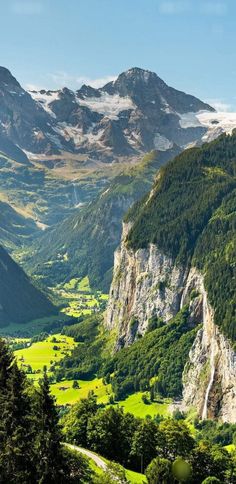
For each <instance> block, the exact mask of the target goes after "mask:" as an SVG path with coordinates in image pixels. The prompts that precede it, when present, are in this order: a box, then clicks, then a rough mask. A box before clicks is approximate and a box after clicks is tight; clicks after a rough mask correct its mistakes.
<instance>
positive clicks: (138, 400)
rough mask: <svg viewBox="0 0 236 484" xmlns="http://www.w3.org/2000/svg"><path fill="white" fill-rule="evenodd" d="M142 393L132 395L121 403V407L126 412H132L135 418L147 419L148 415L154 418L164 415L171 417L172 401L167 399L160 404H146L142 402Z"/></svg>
mask: <svg viewBox="0 0 236 484" xmlns="http://www.w3.org/2000/svg"><path fill="white" fill-rule="evenodd" d="M142 395H143V393H142V392H137V393H134V394H133V395H130V396H129V397H127V398H126V399H125V400H121V401H119V406H122V407H123V408H124V411H125V412H130V413H132V414H133V415H135V417H140V418H145V417H146V416H147V415H150V416H151V417H154V416H155V415H157V414H159V415H163V417H166V416H168V415H169V411H168V408H169V405H170V403H171V400H170V399H165V400H163V402H162V401H160V402H151V403H150V404H145V403H144V402H143V401H142Z"/></svg>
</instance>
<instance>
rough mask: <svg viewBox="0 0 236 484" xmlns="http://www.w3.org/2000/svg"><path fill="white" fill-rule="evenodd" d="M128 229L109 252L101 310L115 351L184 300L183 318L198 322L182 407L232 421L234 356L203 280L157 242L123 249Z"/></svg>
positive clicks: (168, 316)
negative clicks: (111, 262) (109, 273)
mask: <svg viewBox="0 0 236 484" xmlns="http://www.w3.org/2000/svg"><path fill="white" fill-rule="evenodd" d="M130 228H131V225H130V224H126V225H124V230H123V239H122V243H121V246H120V248H119V249H118V250H117V251H116V253H115V266H114V275H113V282H112V286H111V291H110V299H109V303H108V308H107V316H106V324H107V326H108V328H110V329H113V328H117V330H118V339H117V345H116V346H117V349H119V348H121V347H122V346H124V345H129V344H131V343H133V341H134V340H135V338H136V337H137V336H138V334H144V333H145V331H146V329H147V326H148V320H149V318H150V317H151V316H152V315H154V314H156V315H157V316H159V317H160V318H161V319H163V320H164V321H165V322H166V323H168V321H169V320H170V319H171V318H172V317H173V316H175V315H176V314H177V313H178V311H179V310H180V309H181V308H182V307H183V306H184V305H186V304H188V306H189V312H190V317H189V322H190V324H191V325H192V326H193V327H194V326H196V325H197V324H199V323H202V322H203V326H202V328H201V329H200V330H199V331H198V333H197V336H196V339H195V342H194V344H193V347H192V349H191V351H190V354H189V361H188V362H187V364H186V367H185V370H184V374H183V384H184V391H183V408H184V409H186V408H187V409H189V408H190V407H194V408H196V409H197V411H198V414H199V416H200V417H201V418H208V417H212V418H221V419H222V420H223V421H228V422H234V421H235V416H236V354H235V353H234V351H233V349H232V348H231V345H230V343H229V341H228V340H227V339H226V338H225V336H223V334H222V333H221V332H220V331H219V329H218V327H217V326H216V325H215V324H214V314H213V310H212V308H211V307H210V304H209V302H208V299H207V293H206V291H205V288H204V279H203V276H202V274H200V273H199V272H198V271H197V270H196V269H195V268H190V269H189V268H187V267H181V266H176V265H175V264H174V263H173V261H172V260H171V258H170V257H167V256H166V255H163V254H162V253H161V252H160V251H159V250H158V248H157V246H155V245H152V244H150V245H149V247H148V248H147V249H139V250H137V251H136V252H134V251H133V250H130V249H127V247H126V244H125V238H126V235H127V233H128V232H129V230H130Z"/></svg>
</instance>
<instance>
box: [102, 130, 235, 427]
mask: <svg viewBox="0 0 236 484" xmlns="http://www.w3.org/2000/svg"><path fill="white" fill-rule="evenodd" d="M235 233H236V134H235V133H234V134H233V135H232V136H225V135H222V136H221V137H220V138H219V139H217V140H216V141H214V142H212V143H210V144H209V145H207V144H206V145H203V146H202V147H201V148H195V149H191V150H186V151H185V152H184V153H182V154H181V155H179V156H178V157H177V158H176V159H175V160H173V161H172V162H170V163H168V164H167V166H166V167H164V168H162V169H161V172H160V174H159V176H158V179H157V182H156V184H155V185H154V188H153V190H152V191H151V193H150V194H149V195H148V196H146V198H145V199H144V200H143V201H142V202H139V203H137V204H136V205H134V207H133V208H132V209H131V210H130V212H129V213H128V215H127V216H126V219H125V226H124V234H123V240H122V243H121V246H120V248H119V249H118V251H117V252H116V255H115V268H114V275H113V283H112V286H111V291H110V301H109V305H108V309H107V326H108V327H109V328H111V329H112V328H114V327H115V328H117V331H118V335H119V336H118V340H117V346H118V348H119V347H122V346H124V345H129V344H131V343H132V342H133V341H134V340H135V339H136V338H138V337H139V336H141V335H143V334H144V333H145V331H146V329H147V327H148V322H149V320H150V318H152V317H153V316H155V315H156V316H157V317H158V318H161V319H162V320H164V321H165V322H166V323H168V321H170V320H171V318H172V317H173V316H175V315H176V314H177V313H178V311H179V310H180V309H181V307H183V306H184V305H188V306H189V311H190V318H189V324H191V325H193V326H194V325H197V324H199V323H203V327H202V329H201V330H200V331H199V332H198V334H197V337H196V341H195V343H194V345H193V347H192V350H191V352H190V358H189V361H188V363H187V365H186V368H185V372H184V376H183V381H184V382H185V388H184V392H183V394H184V401H185V403H186V405H187V406H190V405H195V406H196V407H197V409H198V412H199V414H200V415H202V416H203V417H204V418H205V417H206V416H208V415H209V414H211V415H212V416H221V417H222V418H224V419H225V420H233V418H235V417H233V415H235V410H236V355H235V353H234V347H235V339H236V324H235V316H236V313H235V311H236V282H235V281H236V272H235V271H236V265H235V261H236V237H235ZM134 322H135V324H134ZM190 380H191V382H192V385H189V383H188V382H189V381H190Z"/></svg>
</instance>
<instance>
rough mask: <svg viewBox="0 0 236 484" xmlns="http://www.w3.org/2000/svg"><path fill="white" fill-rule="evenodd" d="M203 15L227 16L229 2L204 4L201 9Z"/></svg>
mask: <svg viewBox="0 0 236 484" xmlns="http://www.w3.org/2000/svg"><path fill="white" fill-rule="evenodd" d="M200 11H201V13H203V14H204V15H215V16H219V17H221V16H222V15H225V14H227V11H228V6H227V2H217V1H215V2H212V1H211V2H204V3H203V4H202V5H201V7H200Z"/></svg>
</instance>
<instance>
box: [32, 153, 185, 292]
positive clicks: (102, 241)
mask: <svg viewBox="0 0 236 484" xmlns="http://www.w3.org/2000/svg"><path fill="white" fill-rule="evenodd" d="M176 152H177V149H175V150H174V149H173V150H170V151H169V152H166V153H157V152H152V153H151V154H150V155H146V157H145V158H144V160H143V161H142V162H141V163H140V164H139V165H136V166H134V167H132V168H131V167H130V168H128V169H126V170H124V171H123V173H121V174H120V175H119V176H117V177H115V178H114V180H113V181H112V182H111V184H110V185H109V186H108V188H106V189H105V190H104V191H103V192H102V193H101V195H99V196H98V197H97V199H95V200H94V201H93V202H91V203H90V204H89V205H88V206H86V207H84V208H82V209H80V210H78V211H77V213H76V214H74V215H72V216H71V217H68V218H67V219H65V220H64V221H63V222H62V223H60V224H57V226H56V227H54V228H52V229H51V230H47V231H46V232H45V233H44V234H43V235H42V236H41V237H40V238H38V240H36V242H35V244H34V246H33V252H32V253H30V252H28V254H26V259H25V261H23V263H24V265H25V267H26V268H27V271H29V272H30V273H32V274H34V275H35V274H36V275H40V276H41V277H42V276H43V277H44V282H45V283H47V284H49V285H52V284H55V283H61V282H64V281H68V280H70V279H71V278H73V277H78V276H79V277H84V276H87V275H88V276H89V280H90V284H91V286H92V287H94V288H100V289H102V290H103V291H106V292H107V291H109V287H110V282H111V277H112V267H113V257H114V251H115V249H116V248H117V246H118V244H119V242H120V237H121V230H122V224H121V221H122V218H123V216H124V214H125V213H126V212H127V210H128V208H129V207H130V206H131V205H132V204H133V203H134V202H135V201H137V200H138V199H139V198H141V197H142V196H143V195H144V194H145V193H147V192H148V191H149V190H150V188H151V184H152V180H153V177H154V175H155V173H156V170H157V169H158V168H159V167H160V166H161V165H162V164H163V163H165V162H166V161H167V160H168V159H170V158H171V157H172V156H174V154H175V153H176Z"/></svg>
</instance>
